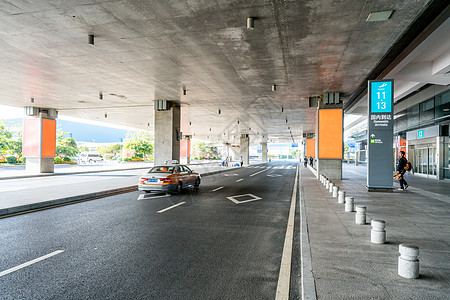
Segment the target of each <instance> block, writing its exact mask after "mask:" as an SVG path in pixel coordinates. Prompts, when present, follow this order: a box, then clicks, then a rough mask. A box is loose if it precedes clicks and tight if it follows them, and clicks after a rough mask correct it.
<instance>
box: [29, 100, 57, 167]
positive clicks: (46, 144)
mask: <svg viewBox="0 0 450 300" xmlns="http://www.w3.org/2000/svg"><path fill="white" fill-rule="evenodd" d="M25 114H26V115H27V116H28V117H27V118H25V119H24V122H23V146H22V147H23V150H22V155H23V156H24V157H26V165H25V170H26V172H27V173H33V174H37V173H54V172H55V155H56V153H55V152H56V120H55V119H56V116H57V111H56V110H55V109H52V108H48V109H44V108H38V107H25Z"/></svg>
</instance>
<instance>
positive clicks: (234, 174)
mask: <svg viewBox="0 0 450 300" xmlns="http://www.w3.org/2000/svg"><path fill="white" fill-rule="evenodd" d="M223 176H239V174H236V173H232V174H223Z"/></svg>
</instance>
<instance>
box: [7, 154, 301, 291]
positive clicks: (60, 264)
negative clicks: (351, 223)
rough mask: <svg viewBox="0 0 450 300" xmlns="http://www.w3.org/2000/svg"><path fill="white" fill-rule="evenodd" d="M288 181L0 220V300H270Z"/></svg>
mask: <svg viewBox="0 0 450 300" xmlns="http://www.w3.org/2000/svg"><path fill="white" fill-rule="evenodd" d="M295 174H296V165H295V164H289V163H281V162H272V163H268V164H266V165H263V166H254V167H249V168H242V169H236V170H232V171H229V172H226V173H221V174H217V175H213V176H206V177H204V178H203V180H202V184H201V187H200V189H199V190H198V191H195V190H186V191H184V192H183V193H181V194H178V195H170V196H167V195H166V194H144V193H142V192H132V193H128V194H122V195H117V196H113V197H108V198H102V199H97V200H93V201H88V202H82V203H78V204H73V205H68V206H63V207H59V208H54V209H49V210H44V211H38V212H34V213H30V214H25V215H20V216H15V217H11V218H5V219H0V253H1V254H2V255H0V299H275V294H276V290H277V283H278V280H279V273H280V265H281V259H282V255H283V249H284V240H285V234H286V227H287V222H288V216H289V210H290V205H291V198H292V193H293V188H294V181H295ZM297 197H298V196H297ZM259 198H260V199H259ZM297 206H298V205H297ZM297 214H298V212H297ZM297 216H298V215H297ZM295 219H296V220H298V217H296V218H295ZM296 225H298V224H296ZM296 227H297V228H298V226H296ZM295 236H297V235H295ZM293 247H294V251H293V253H294V256H293V266H294V267H293V268H292V270H291V271H292V272H291V275H290V279H288V281H290V283H291V289H290V297H289V298H291V299H298V298H299V292H298V288H299V283H298V281H299V274H300V272H299V270H298V269H297V268H296V267H295V266H296V265H298V260H299V257H298V252H299V251H298V241H297V240H296V239H294V246H293ZM56 251H58V252H56ZM46 255H49V256H46ZM38 258H40V259H41V260H39V261H36V259H38ZM27 262H28V263H29V265H28V264H26V265H23V264H25V263H27ZM15 267H17V268H16V269H14V268H15Z"/></svg>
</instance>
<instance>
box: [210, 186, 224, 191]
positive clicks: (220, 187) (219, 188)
mask: <svg viewBox="0 0 450 300" xmlns="http://www.w3.org/2000/svg"><path fill="white" fill-rule="evenodd" d="M221 189H223V186H219V187H218V188H217V189H213V190H212V191H211V192H217V191H218V190H221Z"/></svg>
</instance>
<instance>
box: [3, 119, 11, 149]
mask: <svg viewBox="0 0 450 300" xmlns="http://www.w3.org/2000/svg"><path fill="white" fill-rule="evenodd" d="M6 125H7V124H6V123H5V122H4V121H0V154H10V153H9V151H10V147H11V145H10V143H11V139H12V137H13V134H12V132H11V131H10V130H9V128H8V127H7V126H6Z"/></svg>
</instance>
